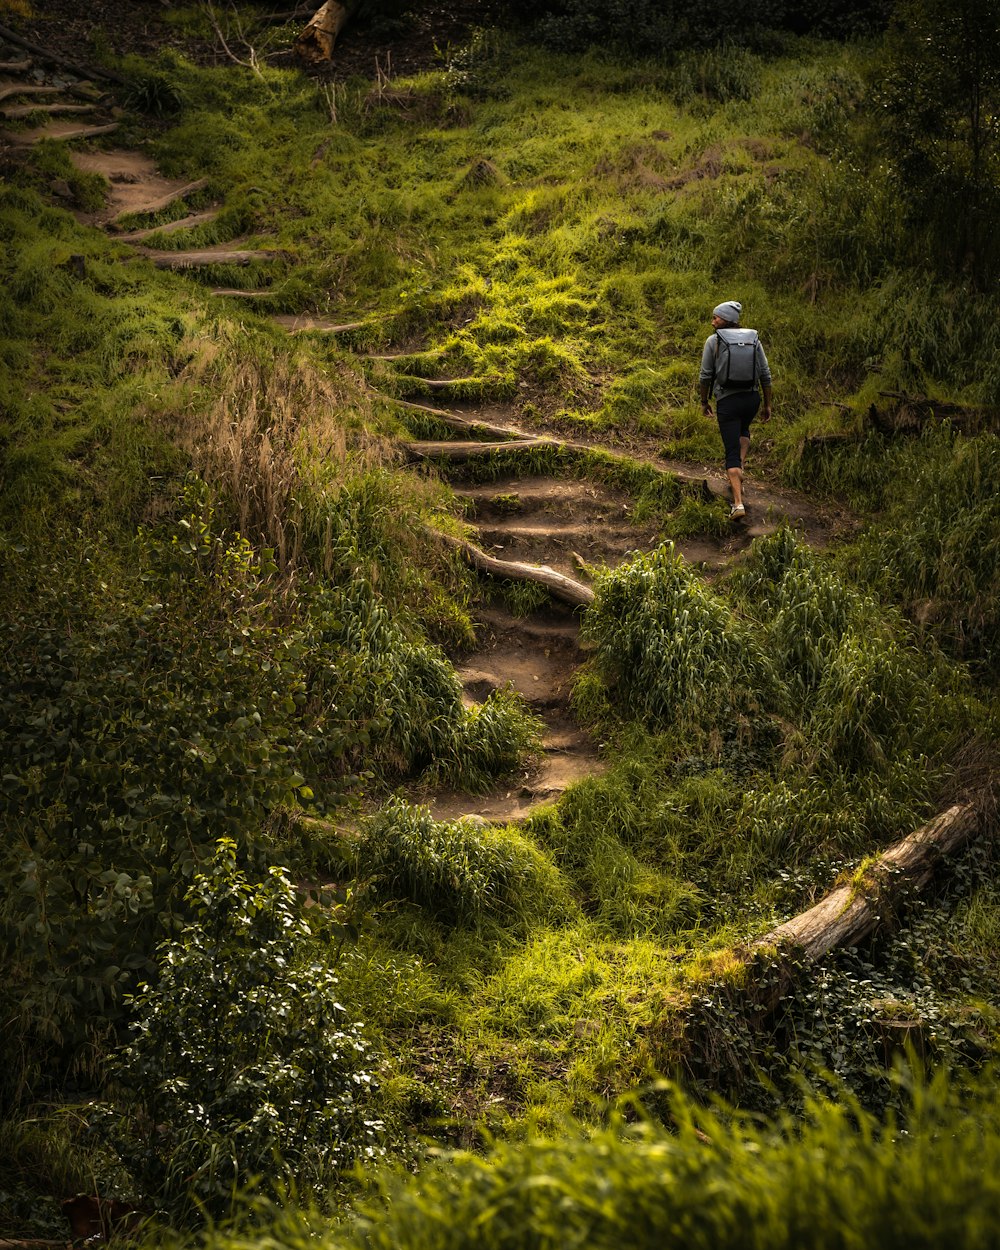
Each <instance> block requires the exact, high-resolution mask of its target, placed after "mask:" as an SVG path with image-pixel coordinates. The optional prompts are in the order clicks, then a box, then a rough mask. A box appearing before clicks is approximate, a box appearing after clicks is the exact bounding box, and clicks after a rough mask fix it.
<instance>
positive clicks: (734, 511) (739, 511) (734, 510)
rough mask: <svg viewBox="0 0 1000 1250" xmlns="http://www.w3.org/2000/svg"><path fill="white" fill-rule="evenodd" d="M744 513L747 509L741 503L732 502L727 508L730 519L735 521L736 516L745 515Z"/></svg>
mask: <svg viewBox="0 0 1000 1250" xmlns="http://www.w3.org/2000/svg"><path fill="white" fill-rule="evenodd" d="M746 514H747V510H746V508H744V507H743V505H742V504H741V503H734V504H733V506H732V507H731V508H730V509H729V519H730V521H735V520H736V518H737V517H741V516H746Z"/></svg>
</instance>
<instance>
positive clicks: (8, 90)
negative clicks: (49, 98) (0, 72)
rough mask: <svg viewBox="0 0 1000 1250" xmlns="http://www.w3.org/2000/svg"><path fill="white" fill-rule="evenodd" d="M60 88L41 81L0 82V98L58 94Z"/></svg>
mask: <svg viewBox="0 0 1000 1250" xmlns="http://www.w3.org/2000/svg"><path fill="white" fill-rule="evenodd" d="M60 90H61V89H60V88H59V87H46V86H45V85H44V84H43V83H29V82H5V83H0V100H9V99H10V97H11V96H12V95H59V94H60Z"/></svg>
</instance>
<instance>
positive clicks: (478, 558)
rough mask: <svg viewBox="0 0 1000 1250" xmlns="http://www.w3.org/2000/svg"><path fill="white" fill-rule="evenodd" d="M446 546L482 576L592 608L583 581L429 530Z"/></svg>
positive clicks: (542, 565)
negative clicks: (540, 588) (527, 584)
mask: <svg viewBox="0 0 1000 1250" xmlns="http://www.w3.org/2000/svg"><path fill="white" fill-rule="evenodd" d="M428 532H429V533H430V534H431V535H432V537H434V538H436V539H437V540H438V541H439V542H442V543H444V544H445V546H448V547H453V548H454V549H455V550H456V551H458V552H459V553H460V554H461V556H462V558H463V559H464V560H465V561H466V562H467V563H468V564H470V565H471V566H472V567H473V568H474V569H478V570H479V571H480V572H481V573H489V574H490V575H491V576H493V577H505V578H507V579H508V580H510V581H515V582H534V583H535V584H536V585H538V586H544V587H545V589H546V590H547V591H548V592H549V593H550V594H551V595H553V596H554V597H555V598H556V599H561V600H562V601H563V603H569V604H572V606H573V607H584V608H586V607H589V606H590V605H591V604H592V603H593V602H594V592H593V591H592V590H591V589H590V587H589V586H585V585H584V584H583V582H577V581H574V580H573V578H572V577H566V576H565V575H564V574H562V573H557V572H556V570H555V569H551V568H549V566H548V565H547V564H524V563H522V562H521V561H520V560H498V559H497V558H496V557H495V556H490V555H487V554H486V552H485V551H483V550H481V549H480V548H479V547H476V546H474V545H473V544H472V543H470V542H467V541H466V540H465V539H464V538H453V537H452V536H451V535H450V534H442V533H440V532H439V531H437V530H430V531H428Z"/></svg>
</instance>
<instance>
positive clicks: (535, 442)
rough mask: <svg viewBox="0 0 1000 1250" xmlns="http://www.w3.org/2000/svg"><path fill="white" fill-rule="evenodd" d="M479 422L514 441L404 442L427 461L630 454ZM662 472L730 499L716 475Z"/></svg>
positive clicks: (437, 413)
mask: <svg viewBox="0 0 1000 1250" xmlns="http://www.w3.org/2000/svg"><path fill="white" fill-rule="evenodd" d="M384 398H386V399H388V400H391V402H393V403H396V404H399V405H401V406H404V407H409V408H413V409H415V410H416V411H418V412H426V413H428V414H429V415H430V416H434V417H437V418H438V420H441V421H445V420H446V419H447V420H448V421H449V424H452V425H454V426H455V428H456V429H469V428H472V427H471V426H466V425H462V424H459V419H458V418H456V417H455V416H454V414H450V413H446V412H443V410H442V409H439V408H431V407H428V406H426V405H424V404H412V403H409V402H408V401H406V400H402V399H396V400H393V399H392V397H391V396H384ZM475 425H479V426H480V427H481V428H483V429H484V430H486V432H487V433H491V434H499V435H501V436H505V437H509V439H510V441H509V442H505V443H485V442H483V443H465V442H430V441H424V440H421V441H420V442H409V443H404V444H403V446H404V447H405V449H406V450H407V452H409V454H410V455H411V456H413V457H414V459H418V460H425V459H428V458H437V459H442V460H451V461H453V462H455V463H456V464H461V463H464V462H465V461H468V460H473V459H475V458H476V457H477V456H490V455H495V454H496V453H498V452H505V451H527V450H530V449H532V448H535V449H538V448H542V447H547V448H555V449H556V450H558V451H574V452H582V453H585V452H593V451H604V452H605V454H606V455H608V456H609V457H610V458H611V459H612V460H625V459H627V457H626V456H619V455H617V454H616V453H615V452H608V451H607V450H606V449H605V448H596V447H591V446H590V445H589V444H588V443H578V442H574V441H571V440H568V439H561V438H556V437H554V436H551V435H547V434H544V435H531V434H526V433H524V432H523V431H520V430H514V429H511V428H509V427H505V426H490V425H486V424H485V423H481V422H473V423H472V426H475ZM660 472H662V473H664V474H665V475H667V476H669V477H672V478H674V480H675V481H676V482H677V483H678V484H679V485H681V486H690V487H692V488H694V489H695V490H697V491H700V492H701V494H702V497H703V498H705V499H712V498H728V496H729V488H728V486H727V485H726V484H725V483H724V482H721V481H715V480H714V479H712V478H706V477H702V476H699V475H696V474H692V473H684V472H682V471H679V470H677V469H672V468H663V469H661V470H660Z"/></svg>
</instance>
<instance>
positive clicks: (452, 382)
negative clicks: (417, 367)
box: [399, 373, 482, 391]
mask: <svg viewBox="0 0 1000 1250" xmlns="http://www.w3.org/2000/svg"><path fill="white" fill-rule="evenodd" d="M399 380H400V381H401V382H419V383H420V385H421V386H426V387H427V389H428V390H429V391H448V390H450V389H451V387H453V386H465V385H468V384H469V383H474V384H476V383H480V382H482V378H418V377H416V376H415V375H414V374H412V373H403V374H400V375H399Z"/></svg>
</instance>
